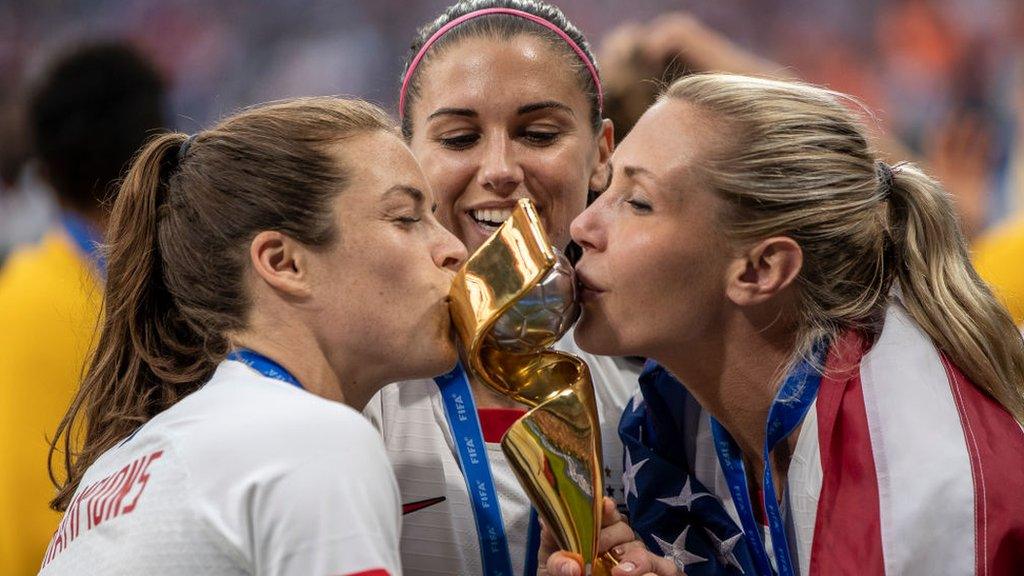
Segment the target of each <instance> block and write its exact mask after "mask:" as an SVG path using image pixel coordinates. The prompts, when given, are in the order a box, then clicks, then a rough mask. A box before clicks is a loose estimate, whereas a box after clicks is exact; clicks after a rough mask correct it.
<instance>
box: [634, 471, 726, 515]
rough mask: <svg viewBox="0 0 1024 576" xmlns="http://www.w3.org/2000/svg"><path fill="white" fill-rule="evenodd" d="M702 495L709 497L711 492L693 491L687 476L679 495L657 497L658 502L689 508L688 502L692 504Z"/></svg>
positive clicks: (674, 506)
mask: <svg viewBox="0 0 1024 576" xmlns="http://www.w3.org/2000/svg"><path fill="white" fill-rule="evenodd" d="M645 462H646V460H645ZM703 497H711V494H709V493H707V492H693V490H691V489H690V478H689V477H687V478H686V482H684V483H683V489H682V490H681V491H680V492H679V496H672V497H669V498H658V502H662V503H664V504H667V505H669V506H672V507H673V508H685V509H687V510H689V509H690V504H692V503H693V501H694V500H696V499H697V498H703Z"/></svg>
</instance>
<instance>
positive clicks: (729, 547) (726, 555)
mask: <svg viewBox="0 0 1024 576" xmlns="http://www.w3.org/2000/svg"><path fill="white" fill-rule="evenodd" d="M704 531H705V532H707V533H708V536H709V537H711V543H712V545H714V547H715V556H716V557H717V558H718V562H719V563H721V564H722V565H724V566H735V567H736V568H738V569H739V571H740V574H745V572H744V571H743V565H742V564H740V561H739V560H738V559H737V558H736V552H734V551H733V549H734V548H736V545H737V544H739V541H740V539H741V538H743V532H739V533H737V534H736V535H735V536H733V537H731V538H726V539H725V540H721V539H719V538H718V536H716V535H715V533H714V532H712V531H711V530H708V529H707V528H705V529H704Z"/></svg>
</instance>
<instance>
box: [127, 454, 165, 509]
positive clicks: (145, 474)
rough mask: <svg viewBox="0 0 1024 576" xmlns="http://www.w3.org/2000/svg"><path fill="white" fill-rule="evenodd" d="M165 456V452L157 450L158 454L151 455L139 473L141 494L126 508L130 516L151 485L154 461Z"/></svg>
mask: <svg viewBox="0 0 1024 576" xmlns="http://www.w3.org/2000/svg"><path fill="white" fill-rule="evenodd" d="M163 455H164V451H163V450H157V451H156V452H153V453H152V454H150V455H149V457H148V459H147V460H146V463H145V464H143V465H142V469H141V470H140V471H139V481H138V486H139V493H138V494H136V495H135V499H134V500H132V503H131V504H129V505H127V506H125V507H124V513H125V514H130V513H131V511H132V510H135V505H136V504H138V502H139V497H140V496H142V491H143V490H145V489H146V484H147V483H149V465H150V464H152V463H153V461H154V460H156V459H157V458H159V457H161V456H163Z"/></svg>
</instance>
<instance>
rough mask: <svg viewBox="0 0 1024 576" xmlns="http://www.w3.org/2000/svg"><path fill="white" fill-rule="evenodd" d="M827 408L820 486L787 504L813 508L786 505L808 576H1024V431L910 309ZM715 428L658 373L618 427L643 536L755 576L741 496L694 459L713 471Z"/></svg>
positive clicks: (862, 356)
mask: <svg viewBox="0 0 1024 576" xmlns="http://www.w3.org/2000/svg"><path fill="white" fill-rule="evenodd" d="M812 410H813V412H812V413H811V414H810V415H809V416H808V418H807V420H806V421H805V429H803V430H801V432H800V434H801V436H800V445H801V446H803V448H798V450H799V449H803V450H805V451H806V452H808V454H809V456H810V457H808V458H805V459H804V460H805V461H806V462H809V464H805V466H806V467H807V468H808V471H807V473H806V474H803V475H802V476H804V477H807V478H812V479H813V481H803V480H801V482H803V483H802V484H801V485H800V490H799V492H801V494H799V495H797V494H787V498H790V497H791V498H797V497H800V498H804V499H805V500H806V501H809V502H810V503H811V508H812V510H811V513H810V514H801V513H794V511H796V510H799V506H796V505H795V506H791V507H788V509H787V507H786V506H785V503H784V509H786V510H787V512H788V514H787V520H788V523H789V524H790V526H789V528H790V531H791V534H792V535H794V536H793V537H791V539H790V545H791V547H793V546H795V544H794V542H795V541H800V540H801V535H803V536H804V539H803V541H805V542H807V543H808V545H807V546H806V550H804V551H802V553H801V554H800V562H799V567H798V568H799V571H800V573H802V574H805V575H808V574H809V575H815V576H817V575H833V574H893V575H895V574H906V575H915V574H921V575H925V574H976V575H979V576H983V575H987V576H1002V575H1007V576H1008V575H1011V574H1024V430H1022V428H1021V426H1020V425H1019V424H1018V423H1017V422H1016V421H1015V420H1014V419H1013V417H1012V416H1011V415H1010V414H1009V413H1007V412H1006V410H1005V409H1003V408H1002V407H1001V406H1000V405H999V404H998V403H997V402H996V401H995V400H993V399H992V398H991V397H989V396H988V395H986V394H985V393H984V392H982V391H981V390H980V389H978V388H977V387H976V386H974V385H973V384H972V383H971V382H970V381H968V380H967V378H966V377H965V376H964V375H963V374H962V373H961V372H960V370H958V369H957V367H956V366H954V365H953V364H952V363H951V362H950V361H949V360H948V359H947V358H946V357H945V356H943V355H942V354H940V353H939V351H938V350H937V349H936V348H935V346H934V345H933V344H932V342H931V340H930V339H929V338H928V337H927V335H925V334H924V333H923V332H922V331H921V329H920V328H919V327H918V326H917V325H916V324H915V323H914V322H913V320H912V318H911V317H910V316H909V314H908V313H907V312H906V310H905V309H904V308H903V307H902V305H900V304H899V303H894V304H892V305H891V306H890V308H889V310H888V311H887V314H886V320H885V326H884V329H883V331H882V333H881V335H880V336H879V337H878V339H877V340H876V341H875V342H874V343H871V342H869V341H868V340H866V339H865V338H864V337H862V336H861V335H859V334H855V333H848V334H845V335H844V336H843V337H841V338H840V339H839V340H838V341H837V342H835V343H834V344H833V346H832V349H831V351H830V353H829V356H828V360H827V362H826V368H825V375H824V377H823V379H822V382H821V385H820V388H819V392H818V397H817V399H816V401H815V406H814V407H813V408H812ZM702 418H704V419H706V418H707V415H706V414H702V413H701V410H700V407H699V406H698V405H697V404H696V402H695V400H694V399H693V397H692V396H690V395H689V393H688V392H687V391H686V389H685V388H684V387H683V386H682V385H681V384H680V383H679V382H678V381H676V380H675V379H674V378H673V377H672V375H671V374H669V373H668V372H667V371H666V370H664V369H663V368H662V367H660V366H658V365H656V364H649V365H648V366H647V367H646V369H645V371H644V373H643V375H642V376H641V384H640V394H638V395H637V396H636V397H635V398H634V399H633V401H632V402H631V403H630V405H629V406H627V407H626V409H625V411H624V413H623V417H622V420H621V423H620V428H619V432H620V436H621V438H622V441H623V445H624V447H625V456H624V459H625V463H624V483H625V486H626V493H627V505H628V507H629V513H630V514H629V517H630V523H631V525H632V526H633V528H634V529H635V530H636V531H637V533H638V534H640V535H641V537H642V538H643V540H644V542H645V543H646V544H647V546H648V548H649V549H650V550H652V551H653V552H656V553H659V554H662V555H663V556H666V557H671V558H672V559H673V560H674V561H675V563H676V565H677V566H678V567H680V568H681V569H684V570H685V571H686V573H687V574H688V575H693V576H704V575H711V574H729V575H732V574H745V575H756V574H757V572H756V569H755V567H754V564H753V561H752V557H751V549H750V548H749V546H751V543H750V541H751V539H749V538H747V537H746V536H745V535H743V532H742V530H741V529H740V527H739V523H738V521H737V517H736V516H735V508H733V507H732V506H731V505H730V504H729V502H730V498H729V495H728V491H727V489H726V490H723V489H722V486H721V485H720V484H719V483H717V482H715V481H714V479H713V476H714V475H713V474H711V475H709V474H708V472H707V471H706V470H704V471H703V472H702V473H698V471H697V470H696V469H695V467H699V464H696V465H695V455H698V454H704V455H705V456H706V457H711V458H713V457H714V456H707V455H713V454H714V450H713V448H711V447H708V446H702V444H703V443H707V442H710V438H709V436H708V435H707V434H702V433H701V419H702ZM804 436H806V437H807V440H806V442H805V438H804ZM696 460H698V461H699V460H700V458H696ZM698 477H702V478H703V480H704V482H703V483H702V482H701V481H700V480H699V479H698ZM792 482H793V478H792V477H791V478H790V488H791V489H792V488H793V484H792ZM794 492H797V491H794ZM789 503H790V504H793V502H789ZM769 554H771V550H770V545H769ZM794 555H795V556H796V554H794Z"/></svg>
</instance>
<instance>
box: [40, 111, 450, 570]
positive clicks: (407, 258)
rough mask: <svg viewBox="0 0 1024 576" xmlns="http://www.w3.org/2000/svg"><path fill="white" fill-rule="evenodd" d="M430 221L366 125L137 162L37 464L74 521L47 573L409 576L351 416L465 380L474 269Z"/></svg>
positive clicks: (371, 457)
mask: <svg viewBox="0 0 1024 576" xmlns="http://www.w3.org/2000/svg"><path fill="white" fill-rule="evenodd" d="M432 204H433V198H432V195H431V192H430V187H429V186H428V185H427V183H426V182H425V181H424V179H423V173H422V172H421V171H420V169H419V167H418V165H417V163H416V161H415V159H414V158H413V156H412V155H411V154H410V153H409V150H408V148H407V147H406V146H405V144H404V143H403V142H402V141H401V139H400V138H399V137H398V134H397V130H396V129H395V128H394V127H393V126H392V124H391V123H390V121H389V119H388V117H387V115H386V114H385V113H384V112H383V111H382V110H380V109H379V108H377V107H375V106H372V105H370V104H367V103H365V102H360V101H354V100H342V99H337V98H310V99H300V100H294V101H285V102H279V103H274V104H269V105H264V106H258V107H255V108H251V109H248V110H245V111H243V112H241V113H239V114H237V115H235V116H233V117H230V118H228V119H226V120H224V121H222V122H221V123H220V124H218V125H217V126H215V127H214V128H212V129H209V130H204V131H202V132H200V133H198V134H196V135H194V136H191V137H189V136H186V135H185V134H164V135H161V136H157V137H155V138H154V139H153V140H151V141H150V142H149V143H148V144H147V145H146V146H145V147H144V148H143V149H142V151H141V152H140V153H139V155H138V156H137V157H136V159H135V160H134V162H133V164H132V165H131V168H130V169H129V170H128V173H127V175H126V177H125V179H124V182H123V184H122V185H121V189H120V192H119V194H118V196H117V200H116V202H115V203H114V206H113V214H112V216H111V221H110V225H109V226H110V227H109V231H108V237H109V246H108V247H107V257H108V260H107V261H108V266H107V282H106V286H105V289H104V293H103V301H104V304H103V311H104V316H103V319H102V323H101V327H100V332H99V337H98V342H97V345H96V352H95V353H94V355H93V357H92V359H91V361H90V363H89V366H88V370H87V372H86V374H85V379H84V382H83V383H82V386H81V388H80V390H79V391H78V394H77V396H76V397H75V399H74V401H73V403H72V404H71V407H70V409H69V410H68V412H67V415H66V416H65V417H64V420H63V421H62V422H61V424H60V427H59V428H58V430H57V436H56V438H55V439H54V441H53V445H52V447H51V454H50V455H51V477H52V478H54V481H55V483H56V484H57V487H58V493H57V497H56V498H55V499H54V500H53V507H54V508H55V509H57V510H61V511H64V518H63V520H62V521H61V524H60V527H59V528H58V529H57V531H56V533H55V534H54V537H53V540H52V541H51V542H50V546H49V548H48V550H47V552H46V556H45V558H44V559H43V568H42V572H41V573H42V574H45V575H58V574H124V575H129V574H131V575H136V574H148V575H161V574H164V575H172V574H173V575H181V574H190V575H202V574H211V575H212V574H217V575H221V574H260V575H264V574H265V575H296V576H298V575H308V574H345V575H350V574H361V575H364V576H368V575H374V576H383V575H388V574H391V575H393V576H397V575H398V574H400V573H401V566H400V562H399V557H398V531H399V523H400V518H401V517H400V512H399V510H400V506H399V498H398V490H397V486H396V485H395V480H394V475H393V474H392V472H391V469H390V466H389V464H388V462H387V458H386V456H385V454H384V450H383V446H382V445H381V442H380V437H379V436H378V435H377V433H376V432H375V431H374V429H373V427H372V426H371V425H370V424H369V423H368V422H367V421H366V420H365V419H364V418H363V416H362V415H361V414H360V413H359V412H357V410H360V409H362V408H363V407H364V406H365V404H366V402H367V400H368V399H369V398H370V397H371V396H372V395H373V394H374V393H375V392H376V391H377V390H378V389H379V388H380V387H381V386H383V385H384V384H386V383H387V382H390V381H394V380H396V379H403V378H415V377H428V376H432V375H436V374H439V373H442V372H444V371H446V370H449V369H450V368H451V366H452V365H453V364H454V362H455V360H456V352H455V345H454V341H453V337H452V334H453V330H451V319H450V316H449V311H448V290H449V288H450V286H451V279H452V276H453V269H454V268H457V267H458V266H459V265H460V264H461V261H462V260H463V259H464V258H465V254H466V253H465V248H464V247H463V246H462V245H461V244H460V243H459V242H458V240H457V239H456V238H455V237H454V236H452V235H451V234H450V233H449V232H448V231H447V230H445V229H444V228H443V227H441V225H440V224H438V222H437V220H435V219H434V217H433V215H432V211H431V207H432ZM80 441H81V443H80ZM54 456H59V457H62V462H61V463H62V464H63V466H62V468H63V469H62V470H61V471H59V472H58V471H56V470H54V462H53V458H54Z"/></svg>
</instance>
